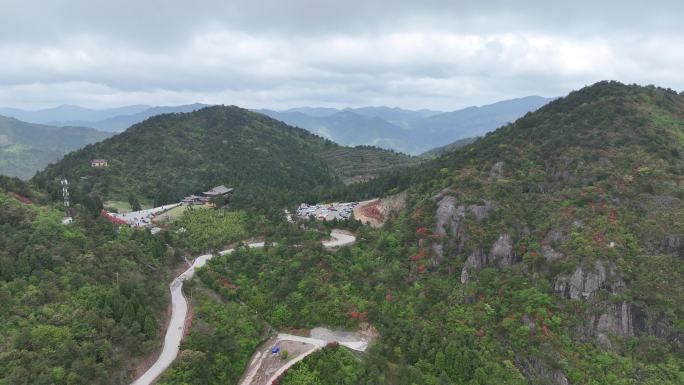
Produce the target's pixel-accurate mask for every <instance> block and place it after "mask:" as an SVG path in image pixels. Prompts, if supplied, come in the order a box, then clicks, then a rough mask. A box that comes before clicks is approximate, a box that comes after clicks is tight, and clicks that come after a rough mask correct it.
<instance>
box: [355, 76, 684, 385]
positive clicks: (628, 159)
mask: <svg viewBox="0 0 684 385" xmlns="http://www.w3.org/2000/svg"><path fill="white" fill-rule="evenodd" d="M683 177H684V95H682V94H677V93H676V92H674V91H672V90H667V89H661V88H655V87H640V86H628V85H623V84H620V83H616V82H601V83H597V84H595V85H593V86H590V87H587V88H584V89H582V90H579V91H576V92H572V93H571V94H569V95H568V96H567V97H565V98H561V99H559V100H556V101H553V102H551V103H550V104H549V105H548V106H546V107H543V108H541V109H540V110H539V111H537V112H534V113H531V114H528V115H527V116H525V117H523V118H521V119H519V120H518V121H517V122H515V123H513V124H510V125H507V126H505V127H502V128H500V129H498V130H497V131H495V132H493V133H491V134H488V135H486V136H485V137H484V138H482V139H480V140H478V141H477V142H475V143H473V144H471V145H470V146H468V147H466V148H464V149H461V150H457V151H456V152H453V153H451V154H449V155H447V156H444V157H442V158H439V159H437V160H435V161H431V162H428V163H425V164H423V165H421V166H418V167H417V168H415V169H414V170H413V171H412V172H403V173H401V174H396V175H394V176H393V177H386V178H381V179H379V180H377V181H375V182H373V183H371V184H369V185H367V186H365V187H367V188H369V189H372V188H373V185H375V186H376V188H379V187H383V186H384V187H383V188H385V189H390V188H395V189H401V188H405V187H406V188H408V189H409V203H408V207H407V210H406V212H404V213H403V214H401V215H400V216H399V218H398V220H396V221H395V222H394V224H393V225H391V226H389V227H387V228H388V229H391V230H385V231H384V232H383V234H382V235H379V236H378V239H379V240H378V241H377V242H376V243H374V245H376V246H370V245H369V246H368V247H369V248H370V249H371V250H372V251H370V253H372V254H374V255H388V254H391V255H394V256H395V257H387V258H390V259H391V260H388V261H384V262H383V263H382V264H381V265H382V267H378V269H379V270H378V271H372V269H369V268H366V269H368V270H369V272H368V276H367V277H366V278H367V279H368V280H370V281H371V282H374V283H373V285H374V286H376V287H382V290H381V292H380V291H378V292H373V293H366V295H367V297H365V298H375V300H371V303H372V304H371V305H369V306H366V307H365V308H364V309H365V310H368V311H369V318H371V319H372V320H371V322H373V323H374V325H376V326H377V327H378V329H379V331H380V334H381V335H382V345H381V347H379V348H378V351H381V352H382V353H379V354H378V355H379V356H381V357H382V358H381V359H380V358H377V359H376V358H371V360H373V361H375V362H377V363H374V364H371V366H374V368H371V369H369V371H370V372H373V373H388V374H386V376H387V377H385V378H400V377H402V376H406V377H407V379H406V381H399V382H393V381H391V380H390V381H388V382H390V383H407V384H408V383H444V384H472V383H477V384H485V383H487V384H489V383H496V384H527V383H532V384H559V385H562V384H634V383H639V384H681V383H684V382H683V381H684V185H682V179H683ZM358 187H362V186H358ZM383 244H384V246H383ZM390 245H394V246H390ZM397 245H401V246H397ZM388 250H391V252H390V251H388ZM392 258H394V259H392ZM395 263H398V264H400V265H401V266H402V267H404V268H405V269H406V270H405V271H406V275H405V276H404V278H405V279H406V281H402V282H401V283H396V282H394V283H392V282H391V280H387V281H382V282H378V279H380V278H378V277H381V276H382V274H383V273H380V271H384V269H385V268H386V267H387V266H393V264H395ZM362 270H363V269H357V271H362ZM358 279H359V280H361V281H363V278H358ZM405 282H408V283H409V285H408V286H409V287H410V289H407V288H406V287H405V286H404V285H405ZM357 285H358V283H357ZM387 293H391V298H392V299H391V300H388V299H385V300H382V299H381V298H383V295H387ZM395 365H396V366H395ZM368 383H370V382H368Z"/></svg>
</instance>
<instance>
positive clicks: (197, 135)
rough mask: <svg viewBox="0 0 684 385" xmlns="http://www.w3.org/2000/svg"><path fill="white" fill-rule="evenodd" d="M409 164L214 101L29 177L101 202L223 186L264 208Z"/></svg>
mask: <svg viewBox="0 0 684 385" xmlns="http://www.w3.org/2000/svg"><path fill="white" fill-rule="evenodd" d="M95 158H104V159H107V160H108V163H109V166H108V167H106V168H93V167H91V165H90V161H91V159H95ZM410 162H412V159H411V158H409V157H408V156H406V155H402V154H398V153H394V152H390V151H386V150H381V149H378V148H370V147H365V148H345V147H341V146H338V145H336V144H335V143H333V142H331V141H329V140H326V139H323V138H321V137H318V136H316V135H313V134H310V133H309V132H307V131H305V130H303V129H299V128H295V127H291V126H288V125H286V124H284V123H282V122H279V121H276V120H274V119H271V118H269V117H267V116H264V115H261V114H257V113H254V112H250V111H248V110H244V109H241V108H238V107H224V106H216V107H209V108H204V109H202V110H199V111H195V112H190V113H181V114H164V115H159V116H155V117H152V118H150V119H147V120H145V121H144V122H142V123H139V124H136V125H134V126H132V127H131V128H129V129H128V130H126V131H125V132H124V133H122V134H119V135H116V136H114V137H112V138H109V139H107V140H105V141H103V142H101V143H97V144H93V145H90V146H87V147H85V148H83V149H82V150H79V151H76V152H74V153H71V154H68V155H67V156H65V157H64V159H63V160H61V161H59V162H57V163H56V164H54V165H51V166H49V167H48V168H46V169H45V170H44V171H42V172H40V173H39V174H38V175H37V176H36V177H35V178H34V181H35V182H36V183H37V184H38V185H39V186H41V187H46V188H49V189H51V190H52V191H53V192H55V194H56V192H57V190H56V188H57V184H56V183H57V180H58V179H59V178H60V177H62V176H66V177H67V178H68V179H69V180H71V181H73V183H74V184H75V187H74V188H75V191H76V194H77V195H78V194H79V192H80V193H82V194H89V195H93V194H96V195H97V196H98V197H99V198H100V199H101V200H102V201H106V200H126V199H127V198H126V197H128V196H129V195H130V194H133V195H135V196H136V197H139V199H141V200H143V201H146V202H149V203H166V202H173V201H177V200H178V199H180V198H182V197H183V196H184V195H187V194H190V193H194V192H197V191H202V190H203V189H206V188H208V187H210V186H214V185H219V184H229V185H231V186H233V187H235V188H236V192H235V195H234V202H235V203H236V204H237V205H238V206H240V205H243V206H258V207H264V206H271V205H278V204H284V203H291V202H293V201H296V200H301V199H306V198H307V197H314V196H315V194H316V193H317V192H319V191H322V189H325V188H331V187H333V186H335V185H338V184H341V183H342V182H343V181H345V180H347V181H349V180H352V179H354V177H361V178H364V177H367V176H369V175H370V176H371V177H373V176H376V175H377V173H379V172H381V171H383V170H384V169H387V168H389V167H392V166H398V165H402V164H407V163H410Z"/></svg>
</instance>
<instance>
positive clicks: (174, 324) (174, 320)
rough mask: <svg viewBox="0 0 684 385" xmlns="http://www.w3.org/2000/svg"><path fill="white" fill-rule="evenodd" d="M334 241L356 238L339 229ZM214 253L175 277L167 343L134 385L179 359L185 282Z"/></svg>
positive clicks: (259, 244)
mask: <svg viewBox="0 0 684 385" xmlns="http://www.w3.org/2000/svg"><path fill="white" fill-rule="evenodd" d="M330 235H331V238H332V240H330V241H328V242H323V246H325V247H340V246H345V245H349V244H352V243H354V242H355V241H356V237H354V236H353V235H349V234H347V233H344V232H340V231H339V230H333V231H332V232H331V233H330ZM247 246H249V247H255V248H256V247H264V242H256V243H250V244H249V245H247ZM231 252H233V249H228V250H223V251H221V252H220V253H219V255H226V254H230V253H231ZM213 257H214V255H212V254H205V255H200V256H199V257H197V258H196V259H195V261H194V262H193V263H192V265H191V266H190V267H189V268H188V269H187V270H185V271H184V272H183V273H182V274H181V275H179V276H178V277H176V278H175V279H174V280H173V281H172V282H171V284H170V285H169V289H170V290H171V321H170V322H169V327H168V329H167V330H166V336H165V337H164V346H163V348H162V352H161V354H160V355H159V358H157V361H156V362H155V363H154V364H153V365H152V367H150V368H149V369H148V370H147V371H146V372H145V373H144V374H143V375H142V376H140V377H139V378H138V379H137V380H135V381H134V382H133V383H132V384H131V385H149V384H152V383H153V382H154V380H155V379H157V378H158V377H159V376H161V374H162V373H164V371H165V370H166V369H167V368H168V367H169V366H170V365H171V363H172V362H173V360H175V359H176V356H177V355H178V351H179V348H180V342H181V339H182V338H183V334H184V332H185V317H186V316H187V314H188V302H187V300H186V299H185V296H183V281H185V280H187V279H191V278H192V277H193V276H194V275H195V269H197V268H198V267H202V266H204V265H206V263H207V261H208V260H210V259H211V258H213Z"/></svg>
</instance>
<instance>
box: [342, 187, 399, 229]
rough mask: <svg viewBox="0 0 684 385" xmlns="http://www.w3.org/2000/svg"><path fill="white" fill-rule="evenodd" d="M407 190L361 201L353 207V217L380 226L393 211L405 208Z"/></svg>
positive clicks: (396, 211)
mask: <svg viewBox="0 0 684 385" xmlns="http://www.w3.org/2000/svg"><path fill="white" fill-rule="evenodd" d="M407 196H408V192H407V191H402V192H400V193H399V194H395V195H391V196H388V197H385V198H379V199H373V200H369V201H365V202H361V203H360V204H359V205H358V206H356V208H355V209H354V218H356V219H358V220H360V221H361V222H363V223H367V224H369V225H371V226H373V227H380V226H382V225H383V224H384V223H385V221H386V220H387V219H388V218H389V217H391V216H392V214H394V213H398V212H399V211H401V210H403V209H405V208H406V198H407Z"/></svg>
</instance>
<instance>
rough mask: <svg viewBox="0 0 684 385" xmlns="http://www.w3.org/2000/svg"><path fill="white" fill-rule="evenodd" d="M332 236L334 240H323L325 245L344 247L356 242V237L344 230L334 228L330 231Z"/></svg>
mask: <svg viewBox="0 0 684 385" xmlns="http://www.w3.org/2000/svg"><path fill="white" fill-rule="evenodd" d="M330 237H331V238H332V240H330V241H328V242H323V246H325V247H342V246H347V245H351V244H352V243H354V242H356V237H355V236H353V235H351V234H348V233H345V232H344V231H342V230H333V231H331V232H330Z"/></svg>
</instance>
